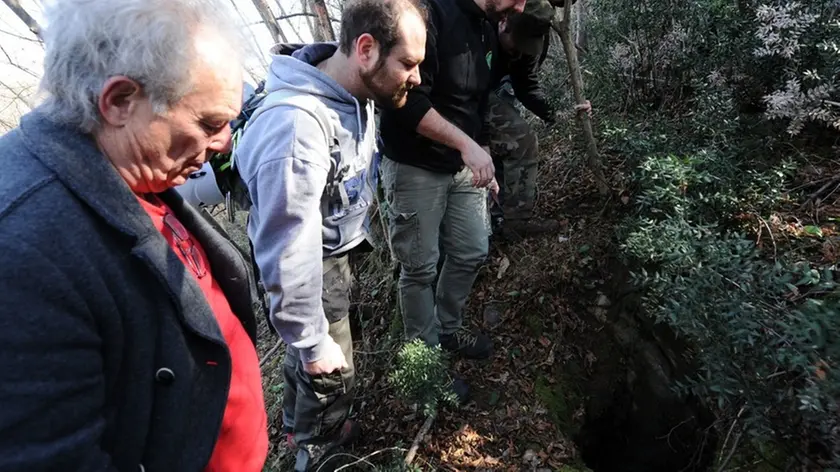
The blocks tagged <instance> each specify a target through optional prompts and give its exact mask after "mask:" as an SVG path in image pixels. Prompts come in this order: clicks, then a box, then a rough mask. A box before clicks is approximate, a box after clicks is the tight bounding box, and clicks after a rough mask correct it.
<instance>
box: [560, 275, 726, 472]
mask: <svg viewBox="0 0 840 472" xmlns="http://www.w3.org/2000/svg"><path fill="white" fill-rule="evenodd" d="M611 266H612V267H611V273H612V274H613V275H614V277H613V278H612V281H611V283H608V284H607V285H608V286H604V287H603V290H604V291H605V293H606V294H609V295H605V294H604V293H602V292H598V293H597V294H594V295H592V296H591V297H592V298H596V299H597V300H598V301H597V302H596V304H595V305H596V307H595V308H594V309H593V308H591V307H590V308H589V311H590V313H591V314H593V315H595V316H593V317H592V318H591V319H598V320H599V321H598V322H597V324H598V325H599V329H596V330H594V333H593V336H594V338H593V339H590V340H589V342H588V344H589V345H590V346H591V348H592V349H595V350H596V352H595V355H596V357H597V359H598V361H597V362H596V363H595V364H594V365H593V366H592V371H591V375H590V376H589V378H588V380H587V381H585V385H584V386H583V390H584V392H585V394H586V395H585V398H586V403H585V421H584V424H583V425H582V426H581V428H580V429H579V430H578V431H577V434H575V435H574V439H575V443H576V444H577V445H578V449H579V450H580V452H581V456H582V458H583V460H584V462H585V463H586V465H587V466H588V467H589V468H591V469H592V470H593V471H594V472H614V471H621V472H701V471H706V470H709V469H710V467H711V465H712V464H713V461H714V454H715V450H716V448H717V442H718V438H717V434H716V432H715V429H714V427H713V424H714V422H715V417H714V415H713V414H712V413H711V411H710V410H709V409H708V408H707V407H706V406H705V405H703V404H702V403H701V402H700V401H698V400H697V399H696V398H693V397H690V396H684V395H680V394H678V393H677V392H676V391H675V389H674V386H675V385H676V382H677V381H679V380H680V379H683V378H685V377H686V376H689V375H693V374H694V367H693V366H692V365H690V364H689V363H688V361H687V360H686V359H687V358H688V356H686V355H685V354H686V352H687V346H686V345H685V344H684V343H683V341H682V340H680V339H677V337H676V336H675V335H674V333H673V331H672V330H671V329H670V328H669V327H667V326H665V325H663V324H656V323H654V322H653V320H651V319H650V317H648V316H646V314H645V313H644V312H643V310H642V304H641V293H640V292H639V291H638V290H637V289H636V288H635V287H634V286H633V285H632V284H631V283H630V282H629V281H630V277H629V270H628V268H627V267H625V266H624V265H623V264H622V263H620V262H618V261H613V262H612V264H611ZM599 309H600V312H599V313H596V312H595V310H599ZM600 328H603V329H600Z"/></svg>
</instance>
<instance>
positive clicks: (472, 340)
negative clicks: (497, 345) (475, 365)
mask: <svg viewBox="0 0 840 472" xmlns="http://www.w3.org/2000/svg"><path fill="white" fill-rule="evenodd" d="M440 346H441V347H442V348H444V349H446V350H447V351H450V352H454V353H457V354H460V355H462V356H464V357H466V358H467V359H487V358H489V357H490V356H491V355H492V354H493V341H491V340H490V338H489V337H487V335H486V334H484V333H481V332H478V331H476V332H474V333H472V332H469V331H466V330H460V331H456V332H454V333H452V334H441V335H440Z"/></svg>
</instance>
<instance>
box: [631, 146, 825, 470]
mask: <svg viewBox="0 0 840 472" xmlns="http://www.w3.org/2000/svg"><path fill="white" fill-rule="evenodd" d="M730 166H731V161H727V160H726V159H723V158H721V157H720V156H718V155H715V154H714V153H705V154H704V153H700V154H697V155H693V156H687V157H682V158H678V157H676V156H673V155H666V156H663V157H649V158H648V159H646V160H644V161H643V162H642V164H641V165H640V167H639V171H638V173H637V176H636V180H637V182H639V183H640V186H641V188H640V193H639V197H638V202H637V203H638V207H637V208H638V215H636V216H634V217H632V218H630V219H629V220H628V222H627V227H626V228H625V234H626V237H625V238H624V242H623V245H622V248H623V250H624V253H625V255H626V256H627V257H628V259H630V260H631V261H632V262H633V263H634V264H635V265H637V266H639V267H641V269H640V270H639V271H638V272H637V273H636V274H634V278H635V282H636V283H637V284H638V285H639V286H642V287H644V288H645V297H644V306H645V310H646V312H647V313H648V314H649V315H651V316H653V317H654V318H655V319H656V320H657V321H659V322H663V323H667V324H668V325H670V326H671V327H672V328H673V329H674V331H675V332H676V334H677V335H679V336H681V337H683V338H684V339H686V340H687V341H688V343H689V345H690V346H691V347H692V352H691V354H692V357H693V361H694V362H695V363H696V365H697V367H698V371H697V375H695V376H692V377H690V378H688V379H685V380H684V381H683V382H682V383H681V384H680V385H679V388H680V389H681V390H682V391H683V393H693V394H695V395H698V396H699V397H701V398H704V399H706V400H707V401H709V402H711V403H713V404H715V405H717V407H718V408H719V410H720V411H719V416H720V418H721V419H722V420H724V422H725V423H726V424H730V423H731V422H732V421H734V420H735V418H738V422H739V423H740V426H741V428H742V429H743V430H744V431H745V432H746V433H747V434H748V435H750V437H753V438H755V439H756V440H758V441H762V442H764V441H768V440H771V441H775V442H777V443H779V444H783V445H795V446H800V447H801V448H800V449H799V450H797V451H791V452H790V454H789V455H791V456H793V455H798V457H799V458H800V459H801V460H803V461H805V460H807V457H808V456H814V457H821V458H822V460H823V461H824V463H823V464H821V465H823V466H834V467H836V466H840V422H838V417H837V414H838V413H840V408H838V398H840V397H838V394H840V378H838V372H837V370H836V367H835V366H834V365H833V364H834V363H835V362H836V360H837V359H838V355H840V291H838V290H837V284H836V282H835V281H834V277H833V273H832V271H830V270H828V269H823V270H817V269H815V268H812V267H810V266H809V265H808V264H807V263H796V262H788V261H783V260H780V261H778V262H775V263H774V262H772V261H767V260H765V259H763V258H762V257H761V256H760V254H759V253H758V251H757V249H756V247H755V244H754V243H753V242H752V241H750V240H748V239H746V238H744V237H743V236H742V235H739V234H737V233H734V232H731V231H728V230H726V229H725V226H726V225H725V223H726V222H727V217H730V216H732V215H733V214H734V212H736V211H743V210H744V208H749V207H750V205H752V204H754V203H755V201H756V200H759V201H760V200H761V196H762V195H763V194H764V192H762V191H758V190H757V189H756V188H754V186H755V185H756V180H760V179H743V173H741V172H738V170H737V169H736V168H731V167H730ZM783 175H784V174H783V173H781V172H779V173H777V174H772V173H771V174H769V175H768V174H762V175H759V176H758V177H762V178H764V179H766V182H765V183H764V186H766V187H764V188H765V189H766V188H769V187H772V186H774V185H778V182H777V181H778V180H780V179H782V178H783ZM737 180H749V181H750V182H749V183H742V184H740V185H739V184H738V183H737ZM765 191H766V190H765ZM815 297H820V298H822V300H819V299H818V298H815ZM803 445H804V447H802V446H803Z"/></svg>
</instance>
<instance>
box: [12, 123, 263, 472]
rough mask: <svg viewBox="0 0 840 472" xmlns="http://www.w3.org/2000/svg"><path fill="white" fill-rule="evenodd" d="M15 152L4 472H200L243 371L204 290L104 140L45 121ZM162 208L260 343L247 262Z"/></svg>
mask: <svg viewBox="0 0 840 472" xmlns="http://www.w3.org/2000/svg"><path fill="white" fill-rule="evenodd" d="M0 151H2V155H3V157H4V163H3V172H2V173H0V267H2V270H0V293H2V296H0V366H2V369H0V386H2V387H0V405H2V408H0V470H9V471H13V470H14V471H30V472H39V471H63V470H66V471H71V470H72V471H85V472H104V471H108V472H113V471H125V472H138V471H145V472H158V471H160V472H168V471H176V470H177V471H185V472H200V471H201V470H203V468H204V467H205V466H206V464H207V462H208V461H209V459H210V455H211V453H212V451H213V448H214V447H215V445H216V439H217V437H218V433H219V428H220V426H221V422H222V417H223V415H224V410H225V404H226V402H227V395H228V389H229V386H230V375H231V362H230V354H229V351H228V348H227V345H226V344H225V341H224V339H223V337H222V334H221V332H220V331H219V327H218V324H217V323H216V318H215V316H214V314H213V312H212V311H211V308H210V306H209V305H208V304H207V301H206V299H205V298H204V295H203V293H202V292H201V289H200V288H199V286H198V284H197V283H196V282H195V279H193V278H192V277H191V276H190V275H189V273H188V272H187V270H188V269H186V268H185V267H184V264H183V263H181V261H180V260H179V259H178V257H177V256H176V255H175V253H174V252H173V251H172V249H170V247H169V244H167V242H166V240H165V239H164V238H163V236H162V235H161V234H160V232H159V231H158V230H157V229H155V227H154V226H153V225H152V222H151V220H150V219H149V217H148V215H147V214H146V212H145V211H144V210H143V208H142V207H141V206H140V203H139V202H138V201H137V199H136V197H135V196H134V195H133V194H132V193H131V191H130V190H129V188H128V186H127V185H126V184H125V182H124V181H123V180H122V179H121V178H120V176H119V175H118V174H117V172H116V171H115V170H114V168H113V167H112V166H111V165H110V163H108V162H107V160H106V159H105V157H104V156H103V155H102V153H101V152H99V151H98V149H97V147H96V144H95V143H94V141H93V139H91V138H90V137H88V136H85V135H82V134H80V133H78V132H76V131H74V130H71V129H69V128H65V127H61V126H58V125H56V124H54V123H52V122H51V121H50V120H49V119H48V118H47V117H45V116H44V115H43V114H42V113H41V112H39V111H37V110H36V111H35V112H32V113H30V114H29V115H27V116H25V117H24V118H23V120H22V123H21V127H20V128H18V129H16V130H14V131H12V132H10V133H9V134H7V135H6V136H4V137H2V138H1V139H0ZM160 196H161V198H162V199H163V200H164V201H165V202H166V203H167V204H168V205H169V206H170V208H171V209H172V211H173V212H174V213H175V214H176V216H177V217H178V219H179V220H180V221H181V223H183V224H184V226H185V227H186V228H187V229H188V230H189V231H190V232H191V233H192V234H193V235H194V236H195V237H196V239H197V240H198V241H199V243H200V244H201V245H202V246H203V247H204V249H205V252H206V253H207V257H208V259H209V260H210V271H211V273H212V274H213V276H214V277H215V278H216V280H217V282H218V283H219V285H220V286H221V288H222V290H223V291H224V293H225V295H226V297H227V299H228V302H229V303H230V306H231V309H232V310H233V312H234V313H235V314H236V315H237V316H238V317H239V319H240V321H241V322H242V324H243V326H244V327H245V329H246V331H247V332H248V333H249V335H250V336H251V337H252V339H253V338H254V337H255V336H256V323H255V320H254V316H253V311H252V308H251V307H252V305H251V291H250V286H249V275H248V271H247V268H246V265H245V261H244V259H243V258H242V255H241V254H240V253H239V251H237V250H236V249H235V248H234V247H233V245H232V244H231V243H230V242H229V241H227V240H226V239H224V238H223V237H222V236H221V235H220V234H219V233H217V232H216V231H214V230H213V228H212V227H211V226H210V224H209V223H208V221H206V220H205V219H204V218H203V217H202V216H201V214H200V213H199V212H198V211H197V210H195V209H194V208H192V207H190V206H189V205H187V204H185V203H184V201H183V200H182V199H181V198H180V196H178V194H177V193H176V192H175V191H173V190H169V191H167V192H165V193H163V194H161V195H160Z"/></svg>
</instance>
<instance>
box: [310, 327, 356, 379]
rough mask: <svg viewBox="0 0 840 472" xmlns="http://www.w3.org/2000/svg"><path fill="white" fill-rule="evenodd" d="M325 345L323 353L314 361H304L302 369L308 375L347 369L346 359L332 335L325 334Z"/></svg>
mask: <svg viewBox="0 0 840 472" xmlns="http://www.w3.org/2000/svg"><path fill="white" fill-rule="evenodd" d="M325 342H326V343H327V346H326V347H325V348H324V355H323V356H322V357H321V358H320V359H318V360H317V361H315V362H304V363H303V370H304V371H306V373H307V374H309V375H319V374H331V373H333V372H335V371H337V370H338V371H340V370H341V369H347V368H349V367H350V366H349V365H348V364H347V359H345V358H344V353H343V352H341V346H339V345H338V344H336V342H335V341H334V340H333V338H332V336H330V335H329V334H328V335H327V339H326V340H325Z"/></svg>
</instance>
